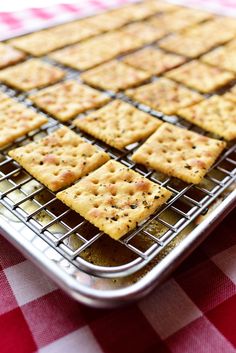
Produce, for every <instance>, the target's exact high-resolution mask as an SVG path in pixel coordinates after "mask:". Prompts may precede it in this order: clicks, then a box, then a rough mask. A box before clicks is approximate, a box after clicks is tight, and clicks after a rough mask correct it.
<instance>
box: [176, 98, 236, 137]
mask: <svg viewBox="0 0 236 353" xmlns="http://www.w3.org/2000/svg"><path fill="white" fill-rule="evenodd" d="M178 113H179V115H180V116H181V117H183V118H184V119H186V120H188V121H190V122H192V123H193V124H195V125H198V126H200V127H201V128H202V129H204V130H206V131H209V132H213V133H214V134H217V135H218V136H221V137H224V138H225V139H226V140H233V139H235V138H236V107H235V104H234V103H233V102H230V101H228V100H227V99H225V98H224V97H223V96H222V97H220V96H212V97H211V98H209V99H206V100H204V101H202V102H200V103H198V104H196V105H193V106H191V107H188V108H184V109H181V110H179V112H178Z"/></svg>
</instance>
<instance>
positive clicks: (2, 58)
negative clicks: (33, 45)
mask: <svg viewBox="0 0 236 353" xmlns="http://www.w3.org/2000/svg"><path fill="white" fill-rule="evenodd" d="M25 57H26V55H25V53H23V52H22V51H19V50H17V49H15V48H12V47H11V46H10V45H7V44H5V43H0V68H1V69H2V68H3V67H6V66H9V65H13V64H16V63H18V62H19V61H21V60H23V59H24V58H25Z"/></svg>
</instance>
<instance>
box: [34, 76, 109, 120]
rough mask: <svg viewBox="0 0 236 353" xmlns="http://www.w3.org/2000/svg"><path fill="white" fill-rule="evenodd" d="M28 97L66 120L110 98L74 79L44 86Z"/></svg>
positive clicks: (47, 110) (57, 116) (98, 105)
mask: <svg viewBox="0 0 236 353" xmlns="http://www.w3.org/2000/svg"><path fill="white" fill-rule="evenodd" d="M29 98H30V99H31V100H32V101H33V102H34V103H35V104H36V105H38V106H39V107H40V108H42V109H44V110H45V111H46V112H48V113H50V114H52V115H54V116H55V117H56V118H57V119H59V120H61V121H67V120H69V119H71V118H73V117H74V116H76V115H77V114H79V113H83V112H84V111H86V110H89V109H93V108H97V107H100V106H102V105H103V104H105V103H106V102H108V101H109V100H110V98H109V97H108V96H107V95H106V94H104V93H101V92H99V91H97V90H95V89H93V88H91V87H89V86H86V85H82V84H79V83H78V82H77V81H74V80H69V81H64V82H62V83H58V84H56V85H54V86H51V87H47V88H44V89H43V90H41V91H39V92H37V93H36V94H33V95H31V96H29Z"/></svg>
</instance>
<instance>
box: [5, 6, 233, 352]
mask: <svg viewBox="0 0 236 353" xmlns="http://www.w3.org/2000/svg"><path fill="white" fill-rule="evenodd" d="M125 2H127V1H126V0H113V1H108V0H106V1H105V0H101V1H98V0H93V1H91V0H90V1H80V3H79V2H78V4H76V5H75V4H63V5H61V4H60V5H57V6H54V7H50V8H46V9H45V8H44V9H27V10H24V11H20V12H17V13H0V33H1V37H2V39H3V38H4V36H6V35H9V32H10V33H12V34H13V35H15V34H18V33H20V32H21V31H24V30H28V29H33V28H37V27H42V26H44V25H45V24H46V25H47V24H49V23H53V22H54V21H55V19H56V20H58V19H59V20H66V19H69V18H73V17H74V16H78V15H81V16H84V15H86V14H89V13H91V12H94V11H99V10H102V9H105V8H108V7H109V6H111V5H117V4H121V3H125ZM185 2H186V1H185ZM201 2H202V1H201V0H198V1H197V0H195V1H194V0H192V1H191V3H195V5H196V4H201ZM188 3H190V1H188ZM209 3H210V5H211V6H217V7H219V6H223V7H224V8H225V7H228V8H233V7H235V8H236V2H235V1H234V0H231V1H230V0H224V1H214V4H213V0H212V1H209ZM204 4H206V1H204ZM235 226H236V224H235V213H234V214H233V213H231V214H230V215H229V216H228V217H227V218H226V219H225V220H224V221H223V222H222V223H221V224H220V225H219V226H218V228H217V229H216V230H215V231H214V232H213V233H212V234H211V235H210V236H209V237H208V239H207V240H206V241H205V242H204V243H203V244H202V245H201V246H200V247H199V248H198V249H197V250H196V251H195V252H194V253H193V254H192V255H191V256H190V257H189V258H188V260H187V261H185V262H184V263H183V264H182V265H181V266H180V267H179V268H178V270H177V271H176V272H175V273H174V274H173V275H172V277H171V278H170V279H169V280H168V281H166V282H165V283H164V284H163V285H162V286H160V287H159V288H157V289H156V290H155V291H154V292H153V293H152V294H151V295H149V296H148V297H146V298H145V299H143V300H142V301H140V302H139V303H137V304H133V305H130V306H128V307H125V308H121V309H114V310H95V309H91V308H87V307H85V306H83V305H81V304H78V303H77V302H75V301H74V300H73V299H71V298H69V297H68V296H67V295H66V294H64V293H63V292H62V291H61V290H59V289H58V288H57V287H56V285H55V284H53V283H52V282H51V281H50V280H49V279H48V278H47V277H46V276H44V275H43V274H42V273H41V272H40V271H39V270H38V269H37V268H36V267H35V266H34V265H33V264H32V263H31V262H30V261H28V260H26V259H25V258H24V257H23V256H22V255H21V254H20V253H19V252H18V251H17V250H15V249H14V248H13V247H12V246H11V245H10V244H9V243H8V242H7V241H6V240H5V239H4V238H3V237H1V236H0V287H1V291H0V353H31V352H35V351H39V352H42V353H65V352H68V353H75V352H76V353H78V352H81V353H100V352H107V353H121V352H122V353H131V352H132V353H133V352H135V353H154V352H158V353H159V352H160V353H166V352H173V353H185V352H187V353H211V352H212V353H213V352H214V353H226V352H227V353H231V352H235V351H236V324H235V317H236V260H235V259H236V234H235V229H236V227H235Z"/></svg>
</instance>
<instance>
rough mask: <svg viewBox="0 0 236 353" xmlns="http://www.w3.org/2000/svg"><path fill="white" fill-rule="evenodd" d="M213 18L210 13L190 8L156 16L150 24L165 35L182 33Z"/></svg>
mask: <svg viewBox="0 0 236 353" xmlns="http://www.w3.org/2000/svg"><path fill="white" fill-rule="evenodd" d="M210 18H212V15H211V14H210V13H209V12H205V11H200V10H196V9H194V10H193V9H190V8H181V9H180V10H178V11H175V12H174V13H167V14H164V15H162V16H154V17H152V18H151V19H150V20H148V22H149V23H150V24H151V25H153V26H154V27H156V28H157V29H159V28H162V29H163V31H164V32H165V34H168V33H171V32H175V31H180V30H182V29H184V28H186V27H189V26H193V25H195V24H198V23H199V22H202V21H206V20H209V19H210Z"/></svg>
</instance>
